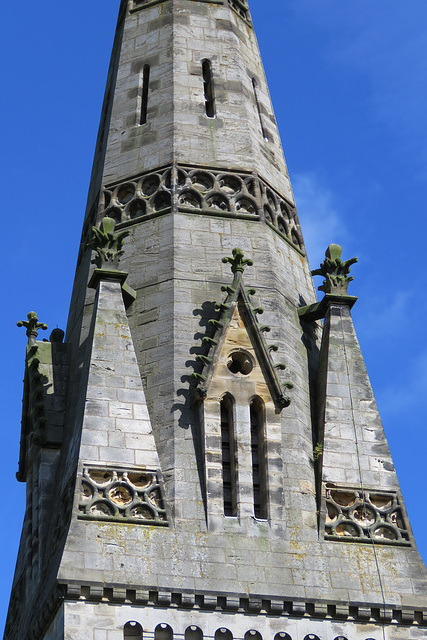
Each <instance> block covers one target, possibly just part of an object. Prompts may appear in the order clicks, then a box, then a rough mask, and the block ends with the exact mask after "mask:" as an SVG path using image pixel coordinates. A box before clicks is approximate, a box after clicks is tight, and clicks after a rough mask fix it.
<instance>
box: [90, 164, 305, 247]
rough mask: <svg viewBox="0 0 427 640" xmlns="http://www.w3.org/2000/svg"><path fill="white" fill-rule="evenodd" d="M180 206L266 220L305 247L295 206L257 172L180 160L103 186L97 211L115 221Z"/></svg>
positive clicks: (133, 219) (192, 210) (138, 218)
mask: <svg viewBox="0 0 427 640" xmlns="http://www.w3.org/2000/svg"><path fill="white" fill-rule="evenodd" d="M174 202H175V203H176V207H177V210H178V211H185V212H189V213H199V214H205V215H206V214H207V215H214V216H230V217H235V216H238V217H245V218H246V217H247V218H249V219H251V220H260V221H261V220H264V221H265V223H267V224H268V225H269V226H271V227H272V228H274V229H275V230H276V231H278V232H279V233H280V234H281V235H282V236H284V237H285V238H286V239H287V240H288V241H289V242H290V243H291V244H292V245H293V246H294V247H296V248H297V249H299V250H300V251H302V252H304V244H303V240H302V234H301V228H300V225H299V220H298V215H297V212H296V210H295V208H294V207H293V206H292V205H291V204H290V203H289V202H288V201H287V200H285V198H283V196H281V195H280V194H279V193H278V192H277V191H276V190H274V189H273V188H272V187H270V185H269V184H268V183H267V182H266V181H265V180H263V179H262V178H261V177H259V176H257V175H255V174H248V173H240V172H231V171H227V172H225V171H218V170H212V169H205V168H196V167H191V166H179V167H178V168H177V169H176V170H175V171H173V170H172V168H171V167H164V168H162V169H158V170H157V171H152V172H149V173H145V174H142V175H140V176H136V177H134V178H132V179H130V180H126V181H123V182H120V183H116V184H112V185H108V186H107V187H105V189H104V190H103V192H102V194H101V197H100V202H99V213H100V215H101V216H102V217H103V216H109V217H110V218H113V219H114V220H116V222H117V223H118V224H121V223H126V224H131V223H132V222H135V223H137V222H141V221H142V220H143V219H144V218H147V217H150V218H151V217H153V216H157V215H163V214H165V213H168V212H170V211H171V210H172V207H173V203H174Z"/></svg>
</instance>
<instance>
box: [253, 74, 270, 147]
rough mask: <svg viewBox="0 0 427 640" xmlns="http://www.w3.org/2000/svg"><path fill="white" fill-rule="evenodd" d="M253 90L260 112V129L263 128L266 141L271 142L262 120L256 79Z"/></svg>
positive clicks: (262, 131)
mask: <svg viewBox="0 0 427 640" xmlns="http://www.w3.org/2000/svg"><path fill="white" fill-rule="evenodd" d="M252 88H253V91H254V97H255V104H256V108H257V111H258V118H259V124H260V127H261V133H262V137H263V138H264V140H270V136H269V133H268V131H267V129H266V128H265V127H264V122H263V120H262V114H261V104H260V101H259V99H258V88H257V83H256V80H255V78H252Z"/></svg>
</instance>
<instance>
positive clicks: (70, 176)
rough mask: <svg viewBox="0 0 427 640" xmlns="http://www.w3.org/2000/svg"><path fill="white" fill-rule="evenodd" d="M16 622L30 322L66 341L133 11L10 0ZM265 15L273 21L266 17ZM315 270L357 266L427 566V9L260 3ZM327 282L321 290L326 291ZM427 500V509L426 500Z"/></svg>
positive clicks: (9, 469)
mask: <svg viewBox="0 0 427 640" xmlns="http://www.w3.org/2000/svg"><path fill="white" fill-rule="evenodd" d="M3 4H4V6H3V7H2V17H3V24H4V25H5V28H4V30H3V32H2V38H1V40H0V55H1V59H2V62H3V82H2V85H1V93H2V96H1V102H0V110H1V112H2V121H3V132H2V137H3V150H4V151H3V170H2V176H3V179H2V181H3V189H2V198H1V201H2V212H3V219H4V220H5V219H6V217H7V225H5V226H6V230H7V233H6V237H5V243H4V245H3V249H2V253H3V256H4V263H3V264H4V266H3V273H4V275H3V296H2V297H3V300H4V306H3V326H4V329H5V332H6V333H5V339H4V346H3V352H4V364H3V367H2V389H3V430H2V434H3V440H2V448H1V451H0V457H1V464H2V469H3V479H4V483H5V486H6V488H7V491H5V492H4V493H3V526H2V527H1V531H0V543H1V544H0V548H1V549H2V568H3V571H2V573H1V575H0V617H1V620H0V625H2V624H3V619H4V616H5V612H6V609H7V602H8V598H9V592H10V585H11V580H12V574H13V569H14V563H15V558H16V552H17V545H18V540H19V535H20V530H21V524H22V518H23V512H24V499H25V487H24V486H22V485H20V484H18V483H17V482H16V480H15V472H16V469H17V460H18V447H19V437H20V412H21V398H22V377H23V366H24V355H25V343H26V338H25V331H24V330H23V329H17V328H16V321H17V320H21V319H24V318H25V317H26V314H27V313H28V311H30V310H36V311H37V312H38V314H39V318H40V319H41V320H42V321H43V322H46V323H47V324H49V328H50V329H52V328H54V327H55V326H59V327H61V328H65V324H66V318H67V311H68V304H69V298H70V293H71V285H72V280H73V273H74V268H75V262H76V258H77V250H78V244H79V237H80V231H81V225H82V220H83V213H84V209H85V200H86V195H87V188H88V182H89V177H90V170H91V164H92V156H93V149H94V144H95V138H96V133H97V127H98V120H99V114H100V109H101V102H102V96H103V90H104V85H105V78H106V74H107V68H108V62H109V55H110V49H111V44H112V39H113V34H114V27H115V20H116V14H117V10H118V4H119V2H118V0H74V1H73V2H72V3H67V2H58V1H57V0H55V1H54V0H44V1H43V3H34V2H33V1H32V0H31V1H30V0H22V1H21V2H19V3H16V2H7V3H6V2H5V3H3ZM266 7H267V9H266ZM251 9H252V15H253V19H254V23H255V27H256V32H257V35H258V38H259V42H260V48H261V52H262V55H263V60H264V64H265V67H266V72H267V77H268V80H269V84H270V90H271V94H272V98H273V103H274V106H275V111H276V116H277V120H278V123H279V127H280V131H281V134H282V141H283V145H284V150H285V155H286V158H287V161H288V166H289V171H290V176H291V180H292V184H293V187H294V191H295V197H296V201H297V205H298V210H299V214H300V219H301V223H302V228H303V232H304V236H305V240H306V244H307V247H308V253H309V258H310V263H311V265H312V268H315V267H316V266H318V263H319V262H320V261H321V260H322V258H323V254H324V251H325V248H326V246H327V245H328V244H329V243H330V242H332V241H334V242H338V243H340V244H342V245H343V247H344V257H345V258H351V257H353V256H356V255H357V256H358V257H359V263H358V264H357V265H355V266H354V267H353V275H354V277H355V281H354V282H353V283H352V284H351V285H350V289H349V292H350V293H352V294H353V295H357V296H359V301H358V303H357V304H356V306H355V307H354V311H353V318H354V321H355V325H356V330H357V332H358V336H359V340H360V342H361V345H362V350H363V353H364V356H365V360H366V363H367V366H368V371H369V373H370V376H371V380H372V384H373V387H374V391H375V393H376V397H377V401H378V404H379V408H380V411H381V414H382V418H383V422H384V426H385V429H386V433H387V436H388V439H389V443H390V446H391V450H392V454H393V457H394V460H395V464H396V467H397V470H398V473H399V479H400V482H401V485H402V490H403V494H404V498H405V501H406V506H407V509H408V511H409V515H410V518H411V523H412V527H413V529H414V532H415V536H416V539H417V543H418V546H419V549H420V551H421V553H422V554H423V556H424V558H426V559H427V541H426V539H425V534H424V531H425V529H426V526H427V515H426V511H425V509H424V508H423V509H421V506H420V504H419V501H420V499H422V498H421V496H422V495H424V491H423V489H424V487H425V485H426V456H427V429H426V415H425V414H426V412H425V405H424V400H425V396H426V395H427V340H426V332H425V329H424V315H425V314H426V312H427V301H426V295H425V294H424V290H425V277H426V270H427V266H426V262H425V244H426V240H425V233H426V221H425V220H426V201H427V197H426V196H427V125H426V113H427V3H426V2H425V0H408V1H407V2H405V3H402V2H401V0H346V1H345V2H343V1H342V0H322V2H319V0H268V2H266V0H251ZM318 284H320V282H319V283H318ZM423 504H424V500H423Z"/></svg>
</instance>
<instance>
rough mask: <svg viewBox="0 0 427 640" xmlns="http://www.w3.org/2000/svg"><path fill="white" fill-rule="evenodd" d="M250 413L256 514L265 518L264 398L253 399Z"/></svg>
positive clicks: (260, 517)
mask: <svg viewBox="0 0 427 640" xmlns="http://www.w3.org/2000/svg"><path fill="white" fill-rule="evenodd" d="M250 414H251V450H252V486H253V493H254V515H255V518H259V519H260V520H264V519H266V518H267V465H266V455H265V453H266V452H265V436H264V432H265V429H264V406H263V402H262V400H260V399H259V398H255V399H254V400H252V402H251V405H250Z"/></svg>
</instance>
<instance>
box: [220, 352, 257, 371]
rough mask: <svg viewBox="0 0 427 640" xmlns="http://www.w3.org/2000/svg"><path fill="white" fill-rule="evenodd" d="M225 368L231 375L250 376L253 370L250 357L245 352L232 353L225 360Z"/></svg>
mask: <svg viewBox="0 0 427 640" xmlns="http://www.w3.org/2000/svg"><path fill="white" fill-rule="evenodd" d="M227 367H228V369H229V371H231V373H241V374H242V375H243V376H247V375H249V374H250V372H251V371H252V369H253V368H254V363H253V360H252V357H251V356H250V355H249V353H246V351H233V352H232V353H230V355H229V356H228V359H227Z"/></svg>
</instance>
